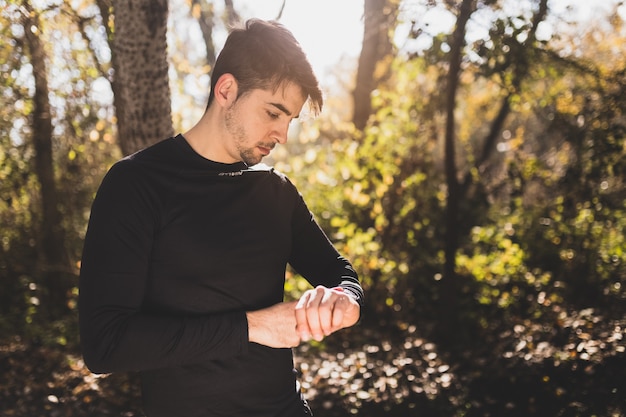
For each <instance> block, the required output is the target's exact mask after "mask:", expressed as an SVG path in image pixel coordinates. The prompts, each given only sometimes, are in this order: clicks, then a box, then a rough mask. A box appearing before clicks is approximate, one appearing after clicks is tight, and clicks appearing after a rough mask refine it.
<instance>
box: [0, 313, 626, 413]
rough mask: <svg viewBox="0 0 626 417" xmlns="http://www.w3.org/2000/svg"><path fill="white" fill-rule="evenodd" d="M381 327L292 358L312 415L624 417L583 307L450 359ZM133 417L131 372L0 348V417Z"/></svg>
mask: <svg viewBox="0 0 626 417" xmlns="http://www.w3.org/2000/svg"><path fill="white" fill-rule="evenodd" d="M391 327H393V328H391ZM391 327H389V326H386V327H384V328H381V327H378V326H367V325H361V326H360V327H359V328H357V329H351V330H349V331H345V332H343V333H342V334H341V335H340V336H339V335H333V336H331V337H330V338H329V339H328V340H327V341H326V343H324V344H323V345H303V346H301V347H299V348H298V349H296V352H295V353H296V361H297V367H298V368H299V370H300V372H301V381H302V386H303V390H304V391H305V394H306V396H307V398H308V399H309V401H310V403H311V405H312V407H313V409H314V413H315V415H316V416H317V417H339V416H353V415H354V416H368V417H375V416H383V415H384V416H420V417H422V416H441V417H443V416H445V417H461V416H464V417H474V416H476V417H477V416H481V417H488V416H493V417H513V416H515V417H517V416H519V417H522V416H524V417H528V416H546V417H547V416H550V417H557V416H562V417H570V416H572V417H574V416H580V417H583V416H585V417H591V416H597V417H622V416H626V352H625V346H626V340H625V339H626V336H625V329H626V318H624V317H622V318H617V319H612V318H608V317H604V316H602V315H601V314H599V313H598V312H596V311H594V310H592V309H587V310H581V311H572V312H568V313H562V314H560V315H559V316H558V319H557V320H556V324H553V325H551V326H546V325H541V324H537V323H534V322H520V323H517V324H514V325H513V326H512V327H511V328H507V329H500V330H499V331H498V332H497V333H493V334H492V336H491V337H490V338H488V339H486V340H484V343H482V344H477V346H482V347H479V348H472V349H471V350H468V351H467V352H465V353H463V354H462V355H461V358H460V359H459V358H458V357H457V359H456V360H454V361H451V360H449V359H447V355H446V354H443V353H442V352H440V351H439V349H438V346H437V345H436V344H435V343H432V342H429V341H428V340H426V339H425V338H424V337H423V336H421V335H420V334H419V332H418V330H417V328H416V327H415V326H413V325H410V324H408V325H406V324H404V325H398V326H391ZM141 415H142V413H141V411H140V394H139V389H138V386H137V376H136V375H133V374H121V375H104V376H99V375H94V374H92V373H90V372H89V371H88V370H87V369H86V368H85V365H84V363H83V361H82V359H81V358H80V356H79V355H78V354H76V353H68V351H67V349H64V348H61V347H58V348H54V347H49V346H41V345H39V346H37V345H33V344H30V343H27V342H25V341H23V340H20V339H18V338H10V339H9V340H4V341H3V343H2V345H1V346H0V416H2V417H5V416H7V417H8V416H20V417H36V416H46V417H87V416H88V417H100V416H102V417H104V416H120V417H135V416H141Z"/></svg>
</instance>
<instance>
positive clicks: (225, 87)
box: [215, 73, 238, 107]
mask: <svg viewBox="0 0 626 417" xmlns="http://www.w3.org/2000/svg"><path fill="white" fill-rule="evenodd" d="M237 88H238V85H237V79H236V78H235V77H234V76H233V75H232V74H228V73H226V74H222V76H220V78H218V79H217V83H215V100H216V101H217V102H218V104H219V105H220V106H223V107H229V106H230V105H231V104H232V103H234V102H235V100H237Z"/></svg>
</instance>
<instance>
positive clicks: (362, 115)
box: [352, 0, 398, 130]
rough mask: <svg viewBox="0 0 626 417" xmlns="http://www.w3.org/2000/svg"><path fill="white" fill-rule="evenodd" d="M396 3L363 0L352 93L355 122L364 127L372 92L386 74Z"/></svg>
mask: <svg viewBox="0 0 626 417" xmlns="http://www.w3.org/2000/svg"><path fill="white" fill-rule="evenodd" d="M397 10H398V5H397V2H396V1H394V0H365V5H364V23H363V44H362V45H363V46H362V49H361V55H360V56H359V66H358V68H357V74H356V84H355V87H354V91H353V93H352V96H353V102H354V113H353V115H352V122H353V123H354V126H355V127H356V128H357V129H359V130H363V129H364V128H365V126H366V124H367V120H368V119H369V117H370V115H371V114H372V102H371V94H372V91H374V89H375V88H376V86H377V85H378V83H379V82H380V81H381V80H382V79H383V78H384V77H385V76H386V74H387V72H388V68H380V66H381V65H384V64H387V65H388V64H389V62H386V63H385V61H384V58H385V57H389V56H390V54H391V51H392V43H391V38H390V36H391V35H390V32H391V28H392V25H393V22H395V20H396V16H397Z"/></svg>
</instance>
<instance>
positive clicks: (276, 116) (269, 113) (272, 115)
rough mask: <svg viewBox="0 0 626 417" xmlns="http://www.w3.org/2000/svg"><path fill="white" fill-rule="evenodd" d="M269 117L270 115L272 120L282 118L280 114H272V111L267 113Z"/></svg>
mask: <svg viewBox="0 0 626 417" xmlns="http://www.w3.org/2000/svg"><path fill="white" fill-rule="evenodd" d="M267 115H268V116H269V117H270V118H272V119H278V118H279V117H280V114H278V113H273V112H271V111H268V112H267Z"/></svg>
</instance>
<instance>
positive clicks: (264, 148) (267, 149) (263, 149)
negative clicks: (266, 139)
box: [259, 145, 274, 155]
mask: <svg viewBox="0 0 626 417" xmlns="http://www.w3.org/2000/svg"><path fill="white" fill-rule="evenodd" d="M272 149H274V145H269V146H267V145H259V150H260V151H261V153H262V154H263V155H269V153H270V152H271V151H272Z"/></svg>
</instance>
